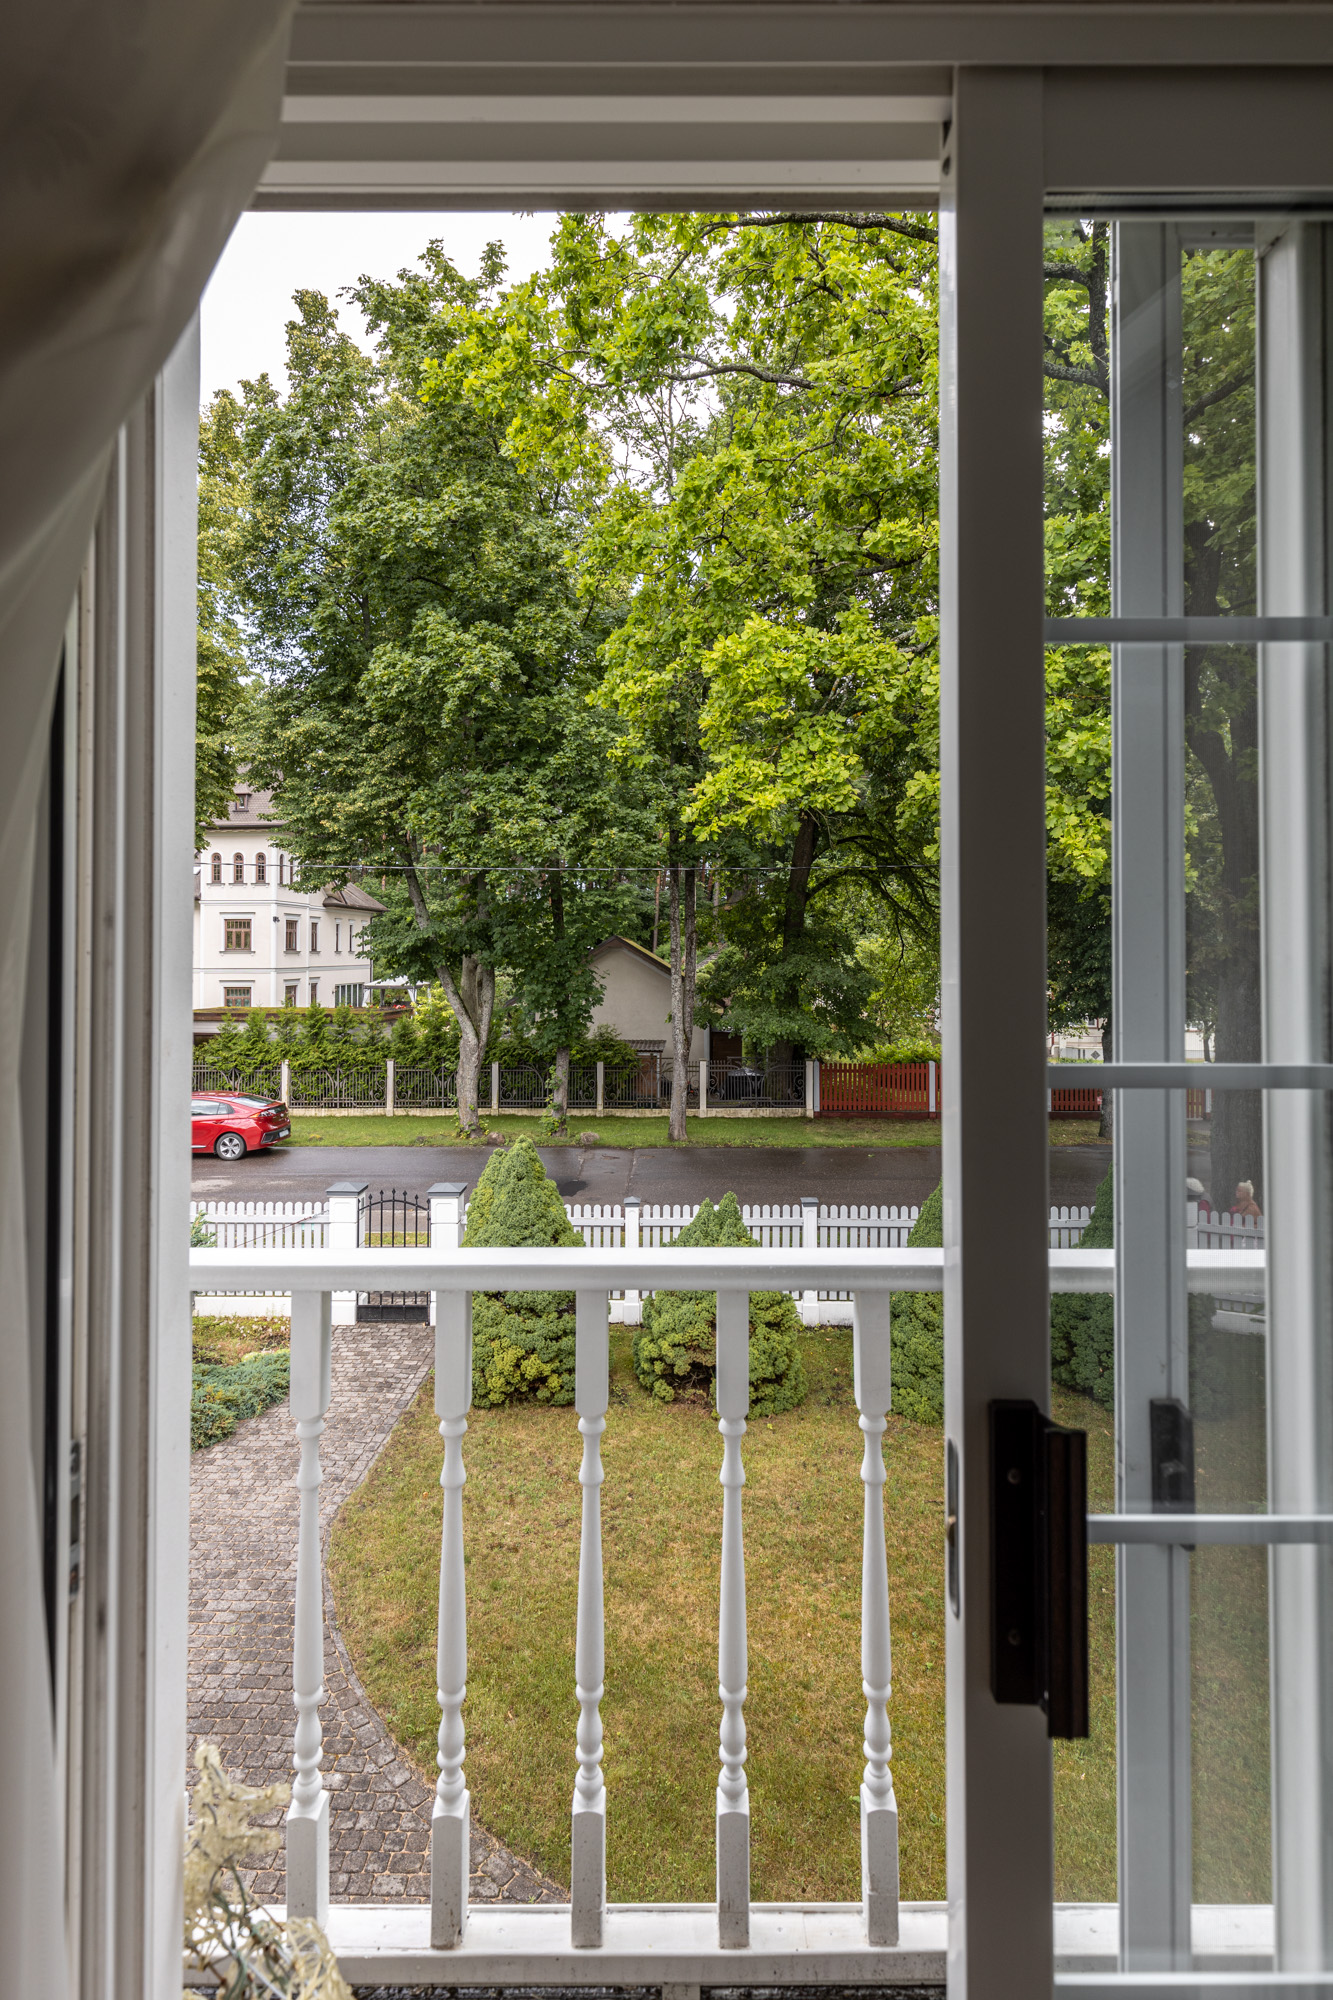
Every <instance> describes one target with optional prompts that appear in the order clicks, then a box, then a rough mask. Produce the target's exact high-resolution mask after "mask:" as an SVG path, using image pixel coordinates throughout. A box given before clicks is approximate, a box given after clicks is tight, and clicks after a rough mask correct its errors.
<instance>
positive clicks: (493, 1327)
mask: <svg viewBox="0 0 1333 2000" xmlns="http://www.w3.org/2000/svg"><path fill="white" fill-rule="evenodd" d="M463 1242H464V1245H465V1246H466V1247H467V1248H469V1249H470V1248H473V1247H474V1246H475V1247H479V1248H486V1249H493V1248H495V1247H497V1246H501V1245H503V1246H504V1247H506V1248H510V1247H512V1248H515V1249H525V1248H526V1249H535V1250H540V1249H553V1248H557V1249H576V1248H578V1247H579V1245H581V1244H582V1242H583V1238H582V1236H580V1234H579V1232H578V1230H577V1229H575V1228H573V1227H572V1225H571V1224H570V1221H569V1217H568V1216H567V1215H566V1214H565V1205H564V1203H563V1202H562V1201H561V1199H560V1195H559V1191H558V1190H557V1188H556V1184H555V1182H554V1181H553V1180H552V1179H551V1177H550V1175H549V1174H548V1173H547V1171H546V1169H545V1167H544V1166H543V1165H542V1163H541V1158H540V1156H539V1154H538V1152H537V1148H536V1147H535V1146H534V1145H533V1143H532V1141H531V1139H528V1138H519V1139H515V1140H514V1142H513V1144H512V1145H510V1146H506V1147H505V1148H504V1150H503V1151H502V1152H497V1153H492V1155H491V1157H490V1159H489V1160H488V1162H487V1164H486V1168H485V1171H484V1173H483V1174H482V1176H481V1179H480V1180H479V1181H478V1182H477V1187H476V1192H475V1193H474V1194H473V1197H472V1199H471V1201H470V1202H469V1203H468V1211H467V1228H466V1229H465V1230H464V1232H463ZM472 1400H473V1402H474V1403H475V1404H476V1405H477V1406H478V1408H479V1409H483V1410H495V1409H499V1408H500V1406H501V1405H502V1404H504V1403H516V1402H532V1403H553V1404H561V1403H572V1402H573V1400H574V1294H573V1292H476V1293H474V1294H473V1298H472Z"/></svg>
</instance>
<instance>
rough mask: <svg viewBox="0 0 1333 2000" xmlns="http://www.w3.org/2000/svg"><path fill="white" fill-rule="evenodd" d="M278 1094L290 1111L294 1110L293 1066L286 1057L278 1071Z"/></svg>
mask: <svg viewBox="0 0 1333 2000" xmlns="http://www.w3.org/2000/svg"><path fill="white" fill-rule="evenodd" d="M278 1094H279V1096H280V1097H281V1098H282V1101H283V1103H284V1104H285V1105H286V1106H287V1109H288V1110H289V1111H290V1110H291V1108H292V1066H291V1064H290V1063H289V1062H288V1060H287V1058H286V1056H284V1057H283V1059H282V1062H281V1064H280V1066H279V1070H278Z"/></svg>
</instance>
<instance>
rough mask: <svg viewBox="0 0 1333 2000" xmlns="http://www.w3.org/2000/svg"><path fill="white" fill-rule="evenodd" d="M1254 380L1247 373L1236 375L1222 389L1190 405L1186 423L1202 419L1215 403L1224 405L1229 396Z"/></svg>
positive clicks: (1185, 412)
mask: <svg viewBox="0 0 1333 2000" xmlns="http://www.w3.org/2000/svg"><path fill="white" fill-rule="evenodd" d="M1252 379H1253V378H1252V377H1251V375H1250V374H1249V372H1248V371H1247V372H1246V373H1245V374H1243V375H1234V376H1233V377H1232V379H1231V380H1230V381H1229V382H1224V383H1223V384H1222V386H1221V388H1220V389H1210V390H1209V391H1208V394H1207V395H1206V396H1200V397H1199V398H1198V400H1197V401H1196V402H1193V403H1190V404H1189V405H1188V406H1187V407H1186V409H1185V411H1184V421H1185V422H1186V423H1187V424H1192V423H1193V422H1194V419H1195V418H1196V417H1201V416H1202V415H1203V413H1204V411H1205V410H1211V409H1212V407H1213V405H1214V403H1224V402H1225V401H1226V399H1227V397H1228V396H1234V395H1235V393H1236V391H1237V389H1243V388H1244V387H1245V386H1246V384H1247V383H1248V382H1250V381H1251V380H1252Z"/></svg>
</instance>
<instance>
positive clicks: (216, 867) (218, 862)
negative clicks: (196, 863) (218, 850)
mask: <svg viewBox="0 0 1333 2000" xmlns="http://www.w3.org/2000/svg"><path fill="white" fill-rule="evenodd" d="M213 880H214V881H215V882H220V881H221V880H222V856H221V855H220V854H215V855H214V856H213Z"/></svg>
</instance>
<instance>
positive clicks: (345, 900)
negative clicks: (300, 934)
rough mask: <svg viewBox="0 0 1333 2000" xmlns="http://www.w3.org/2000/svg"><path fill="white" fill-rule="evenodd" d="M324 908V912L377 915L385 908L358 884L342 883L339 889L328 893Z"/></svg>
mask: <svg viewBox="0 0 1333 2000" xmlns="http://www.w3.org/2000/svg"><path fill="white" fill-rule="evenodd" d="M324 907H325V909H326V910H330V909H333V910H372V911H374V912H375V913H376V914H377V915H378V914H379V912H380V911H382V910H383V909H384V908H385V907H386V906H385V905H384V904H383V903H381V902H379V901H377V899H376V898H375V897H374V896H372V895H370V894H369V892H368V891H367V890H365V889H363V888H361V887H360V886H359V884H358V883H356V882H344V883H343V886H342V888H341V889H330V890H329V891H328V893H327V895H326V896H325V898H324Z"/></svg>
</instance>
